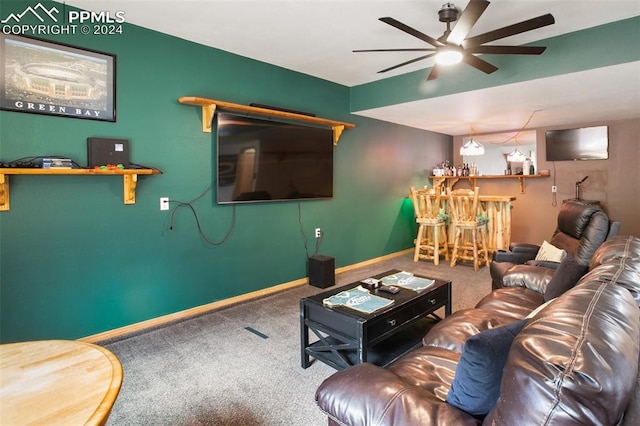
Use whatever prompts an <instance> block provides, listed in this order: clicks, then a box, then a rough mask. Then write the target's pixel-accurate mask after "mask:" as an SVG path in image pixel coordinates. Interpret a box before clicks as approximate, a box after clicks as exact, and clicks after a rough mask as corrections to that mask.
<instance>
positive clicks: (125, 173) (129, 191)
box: [0, 168, 160, 211]
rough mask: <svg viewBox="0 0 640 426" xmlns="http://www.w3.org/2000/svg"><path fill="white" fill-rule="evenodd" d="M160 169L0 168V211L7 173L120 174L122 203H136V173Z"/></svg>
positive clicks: (153, 172) (6, 201)
mask: <svg viewBox="0 0 640 426" xmlns="http://www.w3.org/2000/svg"><path fill="white" fill-rule="evenodd" d="M159 173H160V171H159V170H156V169H118V170H96V169H40V168H34V169H29V168H27V169H19V168H4V169H0V211H8V210H9V175H83V176H87V175H91V176H114V175H115V176H122V181H123V191H124V204H135V203H136V185H137V183H138V175H157V174H159Z"/></svg>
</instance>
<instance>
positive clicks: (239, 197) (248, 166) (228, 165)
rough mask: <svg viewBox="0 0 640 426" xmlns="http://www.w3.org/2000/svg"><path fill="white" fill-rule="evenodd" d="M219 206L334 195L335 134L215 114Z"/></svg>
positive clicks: (225, 114) (291, 125)
mask: <svg viewBox="0 0 640 426" xmlns="http://www.w3.org/2000/svg"><path fill="white" fill-rule="evenodd" d="M216 133H217V138H216V139H217V151H216V156H217V202H218V204H227V203H250V202H268V201H291V200H309V199H327V198H332V197H333V130H332V129H330V128H320V127H312V126H306V125H301V124H294V123H289V122H280V121H271V120H266V119H259V118H253V117H246V116H242V115H238V114H233V113H226V112H219V113H217V114H216Z"/></svg>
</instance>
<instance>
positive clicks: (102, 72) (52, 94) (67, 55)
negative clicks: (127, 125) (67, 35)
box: [0, 34, 116, 121]
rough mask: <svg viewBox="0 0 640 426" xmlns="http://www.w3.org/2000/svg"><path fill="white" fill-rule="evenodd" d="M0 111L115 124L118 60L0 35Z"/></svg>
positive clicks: (102, 54)
mask: <svg viewBox="0 0 640 426" xmlns="http://www.w3.org/2000/svg"><path fill="white" fill-rule="evenodd" d="M0 109H2V110H6V111H16V112H27V113H32V114H45V115H54V116H58V117H70V118H82V119H88V120H102V121H116V57H115V55H110V54H107V53H102V52H98V51H94V50H87V49H80V48H77V47H73V46H69V45H66V44H61V43H54V42H51V41H46V40H41V39H36V38H31V37H24V36H18V35H13V34H0Z"/></svg>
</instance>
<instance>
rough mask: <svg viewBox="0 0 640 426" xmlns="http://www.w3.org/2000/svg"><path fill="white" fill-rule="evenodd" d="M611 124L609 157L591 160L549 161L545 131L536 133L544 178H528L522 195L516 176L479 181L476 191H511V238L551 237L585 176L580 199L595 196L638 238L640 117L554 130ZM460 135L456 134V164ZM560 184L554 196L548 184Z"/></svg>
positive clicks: (622, 229)
mask: <svg viewBox="0 0 640 426" xmlns="http://www.w3.org/2000/svg"><path fill="white" fill-rule="evenodd" d="M596 125H598V126H600V125H608V126H609V159H607V160H592V161H556V162H547V161H545V158H546V151H545V131H546V130H551V129H552V128H550V129H536V131H537V164H538V169H548V170H550V171H551V176H550V177H548V178H540V179H528V180H526V187H525V193H524V194H521V193H520V188H519V183H518V180H517V179H505V180H478V181H477V184H478V186H479V187H480V193H481V194H485V195H494V194H495V195H515V196H516V197H517V200H516V201H515V202H514V203H513V210H512V231H511V232H512V241H526V242H532V243H538V242H542V240H544V239H549V238H550V237H551V234H552V232H553V230H554V229H555V226H556V218H557V215H558V210H559V208H560V206H561V205H562V200H565V199H569V198H574V197H575V183H576V181H579V180H581V179H582V178H584V177H585V176H589V179H587V180H586V181H585V182H584V183H583V184H582V186H581V189H580V198H582V199H588V200H598V201H600V202H601V203H602V205H603V206H604V207H605V209H606V211H607V213H608V214H609V217H610V219H612V220H618V221H620V231H619V233H620V234H631V235H636V236H640V118H635V119H629V120H619V121H611V122H597V123H571V124H567V125H563V126H559V127H554V128H553V129H555V128H565V129H567V128H578V127H587V126H596ZM461 144H462V137H454V143H453V150H454V151H453V152H454V155H453V159H454V161H453V162H454V164H458V163H459V162H461V161H462V160H461V157H459V156H458V155H457V153H458V152H459V149H460V146H461ZM554 184H555V185H556V186H557V187H558V193H557V197H555V199H554V197H553V194H552V193H551V186H552V185H554Z"/></svg>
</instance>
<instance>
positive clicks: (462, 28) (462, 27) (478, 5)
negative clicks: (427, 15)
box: [447, 0, 489, 45]
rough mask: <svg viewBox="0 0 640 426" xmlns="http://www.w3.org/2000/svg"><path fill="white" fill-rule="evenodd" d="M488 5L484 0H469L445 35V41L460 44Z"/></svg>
mask: <svg viewBox="0 0 640 426" xmlns="http://www.w3.org/2000/svg"><path fill="white" fill-rule="evenodd" d="M487 6H489V2H488V1H486V0H471V1H470V2H469V4H468V5H467V7H466V8H465V9H464V11H463V12H462V15H460V17H459V18H458V21H457V22H456V24H455V26H454V27H453V29H452V30H451V33H449V36H448V37H447V42H449V43H453V44H457V45H460V44H462V42H463V41H464V39H465V37H467V35H468V34H469V32H471V28H473V26H474V25H475V23H476V22H477V21H478V19H479V18H480V16H481V15H482V13H483V12H484V11H485V9H486V8H487Z"/></svg>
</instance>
